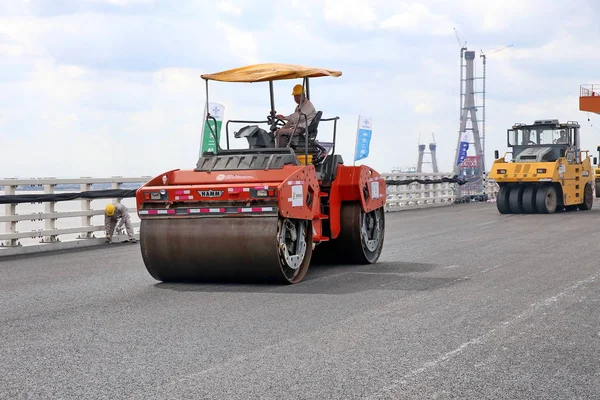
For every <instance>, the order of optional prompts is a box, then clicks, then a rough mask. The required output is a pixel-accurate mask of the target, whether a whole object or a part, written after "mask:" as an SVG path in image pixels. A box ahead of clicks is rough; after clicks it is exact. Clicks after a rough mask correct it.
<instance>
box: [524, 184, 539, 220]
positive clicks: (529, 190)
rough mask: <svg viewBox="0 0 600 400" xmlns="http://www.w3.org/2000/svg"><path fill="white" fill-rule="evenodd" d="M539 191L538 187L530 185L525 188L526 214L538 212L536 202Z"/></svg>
mask: <svg viewBox="0 0 600 400" xmlns="http://www.w3.org/2000/svg"><path fill="white" fill-rule="evenodd" d="M536 192H537V187H535V186H528V187H526V188H525V190H523V212H524V213H525V214H535V213H537V208H536V204H535V194H536Z"/></svg>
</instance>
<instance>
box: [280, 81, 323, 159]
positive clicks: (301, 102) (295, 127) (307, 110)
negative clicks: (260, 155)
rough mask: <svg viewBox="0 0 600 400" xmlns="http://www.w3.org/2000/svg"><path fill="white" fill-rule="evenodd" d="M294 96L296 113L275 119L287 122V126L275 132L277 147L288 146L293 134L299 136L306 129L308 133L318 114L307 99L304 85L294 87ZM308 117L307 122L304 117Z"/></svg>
mask: <svg viewBox="0 0 600 400" xmlns="http://www.w3.org/2000/svg"><path fill="white" fill-rule="evenodd" d="M292 96H294V101H295V102H296V104H298V105H297V106H296V109H295V110H294V112H293V113H292V114H290V115H288V116H284V115H281V114H277V115H276V116H275V117H276V118H279V119H282V120H285V121H287V122H286V124H285V125H284V126H283V127H281V128H279V129H277V130H276V131H275V146H276V147H284V146H286V145H287V142H288V141H289V139H290V137H291V136H292V133H293V134H294V135H297V134H298V133H300V132H301V131H302V129H304V130H305V131H306V129H307V127H308V125H310V123H311V122H312V120H313V118H314V117H315V115H316V114H317V111H316V110H315V107H314V106H313V104H312V103H311V102H310V100H308V99H307V98H306V94H305V92H304V87H302V85H296V86H294V89H293V90H292ZM301 113H302V114H305V115H306V120H305V117H304V115H301Z"/></svg>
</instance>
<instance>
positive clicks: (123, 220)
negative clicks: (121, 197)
mask: <svg viewBox="0 0 600 400" xmlns="http://www.w3.org/2000/svg"><path fill="white" fill-rule="evenodd" d="M117 221H118V222H119V224H118V225H117ZM123 224H125V229H126V230H127V236H129V242H132V243H136V242H137V240H136V238H135V237H134V236H133V226H132V225H131V218H129V213H128V212H127V207H125V206H124V205H123V204H120V203H117V204H108V205H107V206H106V207H105V208H104V230H105V231H106V243H110V242H111V240H112V235H113V232H114V230H115V226H117V230H118V229H119V228H120V227H121V226H123Z"/></svg>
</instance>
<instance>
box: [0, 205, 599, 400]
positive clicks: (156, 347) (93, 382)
mask: <svg viewBox="0 0 600 400" xmlns="http://www.w3.org/2000/svg"><path fill="white" fill-rule="evenodd" d="M386 217H387V231H386V244H385V250H384V253H383V255H382V257H381V260H380V262H379V263H378V264H375V265H371V266H360V267H349V266H327V267H324V266H317V267H314V268H312V269H311V270H309V274H308V276H307V278H306V280H305V281H304V282H303V283H301V284H298V285H295V286H281V287H279V286H250V285H244V286H240V285H189V284H188V285H173V284H162V283H158V282H156V281H154V280H153V279H152V278H151V277H150V275H149V274H148V273H147V272H146V270H145V267H144V265H143V262H142V258H141V255H140V250H139V245H138V244H123V245H111V246H107V247H102V248H95V249H92V250H83V251H69V252H62V253H56V254H52V255H41V256H26V257H13V258H6V259H0V273H1V274H2V279H1V280H0V398H2V399H38V398H39V399H55V398H60V399H254V398H268V399H351V398H366V399H382V398H389V399H434V398H460V399H467V398H469V399H484V398H485V399H521V398H527V399H532V398H540V399H542V398H543V399H547V398H553V399H575V398H576V399H584V398H585V399H590V398H600V360H599V358H598V354H600V266H599V263H598V252H599V249H600V245H599V242H600V235H599V232H600V224H599V223H600V209H599V208H595V209H593V210H591V211H575V212H568V213H559V214H553V215H500V214H498V212H497V211H496V208H495V204H464V205H455V206H450V207H443V208H439V209H429V210H414V211H406V212H398V213H387V214H386Z"/></svg>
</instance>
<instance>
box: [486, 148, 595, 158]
mask: <svg viewBox="0 0 600 400" xmlns="http://www.w3.org/2000/svg"><path fill="white" fill-rule="evenodd" d="M598 147H600V146H598ZM494 157H495V158H496V160H497V159H499V158H500V153H499V152H498V150H494Z"/></svg>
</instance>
